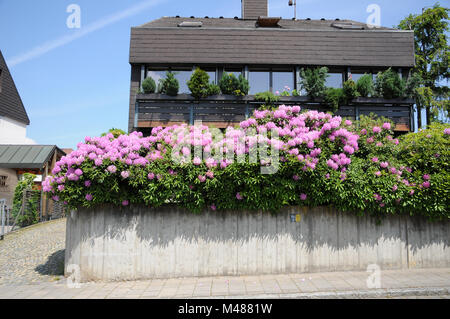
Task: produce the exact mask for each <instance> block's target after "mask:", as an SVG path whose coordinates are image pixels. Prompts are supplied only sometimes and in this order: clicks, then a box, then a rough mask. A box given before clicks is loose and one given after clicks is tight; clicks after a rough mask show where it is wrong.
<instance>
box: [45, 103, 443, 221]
mask: <svg viewBox="0 0 450 319" xmlns="http://www.w3.org/2000/svg"><path fill="white" fill-rule="evenodd" d="M392 126H393V125H392V123H389V122H388V121H386V120H383V119H381V120H380V119H378V120H377V119H371V118H364V119H363V120H361V122H360V123H352V122H351V121H349V120H343V119H342V118H341V117H338V116H333V115H331V114H327V113H319V112H317V111H307V112H302V111H301V108H300V107H299V106H293V107H288V106H280V107H279V108H277V109H275V110H273V111H270V110H256V111H255V112H254V114H253V116H252V117H251V118H249V119H248V120H246V121H243V122H241V123H240V127H236V128H231V127H230V128H228V129H227V130H226V132H221V131H219V130H217V129H211V128H208V127H207V126H202V125H196V126H188V125H174V126H171V127H167V128H162V127H157V128H154V129H153V130H152V133H151V135H150V136H148V137H144V136H143V135H142V133H138V132H134V133H131V134H129V135H121V136H119V137H117V138H114V136H113V135H112V134H107V135H106V136H103V137H92V138H91V137H86V139H85V142H84V143H79V144H78V149H77V150H76V151H74V152H72V153H71V154H70V155H68V156H65V157H63V158H62V159H61V160H60V161H59V162H57V164H56V167H55V168H54V170H53V172H52V173H53V176H51V177H49V178H47V179H46V181H45V182H44V191H46V192H48V193H49V194H50V196H51V197H52V198H53V199H54V200H55V201H63V202H64V203H65V204H66V205H68V206H69V207H70V208H77V207H81V206H85V207H90V206H93V205H99V204H106V203H109V204H115V205H119V206H128V205H133V204H142V205H147V206H149V207H159V206H162V205H177V206H181V207H186V208H188V209H189V210H191V211H194V212H198V211H201V210H204V209H210V210H246V209H250V210H269V211H277V210H278V209H279V208H281V207H283V206H286V205H309V206H318V205H333V206H335V207H337V208H338V209H341V210H345V211H354V212H357V213H372V214H376V215H379V216H382V215H383V214H389V213H408V214H423V215H427V216H429V217H432V218H448V216H449V209H448V208H449V196H448V193H447V190H448V189H449V186H450V185H448V183H449V182H448V180H449V178H448V177H449V176H448V167H447V166H446V165H448V164H447V163H448V160H449V154H448V149H449V148H448V146H449V135H448V133H446V131H445V128H442V127H441V128H436V132H434V133H433V134H435V135H436V136H438V135H439V142H440V143H444V144H445V147H443V148H442V149H441V151H439V157H433V158H428V159H425V160H426V161H431V160H432V161H435V160H436V159H438V160H439V163H436V165H438V166H439V165H443V163H445V165H443V166H442V169H443V170H444V171H439V170H432V169H429V168H428V167H425V168H419V167H415V165H413V164H412V163H410V162H408V160H406V158H408V156H409V155H408V154H407V153H408V151H405V149H404V147H402V145H401V144H402V142H401V141H399V140H398V139H396V138H394V137H393V132H392ZM447 129H448V128H447ZM438 131H439V132H438ZM420 134H422V133H420ZM436 138H437V137H436ZM425 147H426V145H425ZM405 152H406V153H405ZM401 154H402V155H401ZM400 155H401V156H400ZM442 172H443V173H442ZM442 174H444V175H445V176H446V177H447V179H446V180H443V178H442V176H441V175H442ZM424 203H426V205H427V208H426V209H424Z"/></svg>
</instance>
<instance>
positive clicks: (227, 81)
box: [219, 73, 239, 95]
mask: <svg viewBox="0 0 450 319" xmlns="http://www.w3.org/2000/svg"><path fill="white" fill-rule="evenodd" d="M219 87H220V90H221V91H222V93H223V94H228V95H233V94H234V91H236V90H237V89H238V87H239V80H238V79H237V78H236V76H235V75H234V74H233V73H224V74H223V75H222V78H221V79H220V81H219Z"/></svg>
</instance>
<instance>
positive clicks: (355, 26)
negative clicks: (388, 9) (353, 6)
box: [331, 22, 364, 30]
mask: <svg viewBox="0 0 450 319" xmlns="http://www.w3.org/2000/svg"><path fill="white" fill-rule="evenodd" d="M331 26H332V27H334V28H337V29H346V30H363V29H364V26H363V25H360V24H354V23H353V22H334V23H333V24H332V25H331Z"/></svg>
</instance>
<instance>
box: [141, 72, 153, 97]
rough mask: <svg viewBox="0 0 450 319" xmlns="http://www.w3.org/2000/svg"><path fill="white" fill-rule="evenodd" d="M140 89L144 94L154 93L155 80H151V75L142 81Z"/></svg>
mask: <svg viewBox="0 0 450 319" xmlns="http://www.w3.org/2000/svg"><path fill="white" fill-rule="evenodd" d="M142 91H143V92H144V93H145V94H152V93H155V91H156V82H155V80H153V78H152V77H150V76H149V77H147V78H146V79H145V80H144V81H143V82H142Z"/></svg>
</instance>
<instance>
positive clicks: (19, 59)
mask: <svg viewBox="0 0 450 319" xmlns="http://www.w3.org/2000/svg"><path fill="white" fill-rule="evenodd" d="M163 1H165V0H147V1H144V2H140V3H138V4H137V5H135V6H132V7H130V8H128V9H126V10H124V11H120V12H117V13H115V14H113V15H111V16H108V17H105V18H103V19H100V20H98V21H96V22H93V23H91V24H89V25H87V26H86V27H82V28H81V29H79V31H76V32H75V33H73V34H70V35H66V36H63V37H61V38H58V39H55V40H52V41H49V42H46V43H44V44H42V45H40V46H37V47H35V48H33V49H31V50H30V51H28V52H26V53H23V54H20V55H18V56H15V57H13V58H11V59H9V60H8V61H7V64H8V66H9V67H13V66H15V65H18V64H20V63H23V62H26V61H29V60H31V59H34V58H37V57H39V56H41V55H44V54H45V53H47V52H49V51H52V50H54V49H56V48H59V47H61V46H63V45H66V44H68V43H70V42H72V41H75V40H77V39H79V38H82V37H84V36H86V35H88V34H89V33H92V32H94V31H97V30H100V29H103V28H104V27H107V26H108V25H111V24H113V23H116V22H118V21H120V20H123V19H126V18H128V17H131V16H133V15H136V14H138V13H141V12H142V10H145V9H148V8H150V7H153V6H156V5H158V4H159V3H161V2H163Z"/></svg>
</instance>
